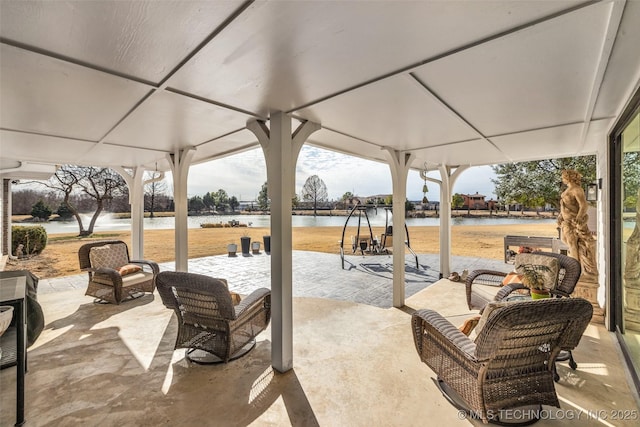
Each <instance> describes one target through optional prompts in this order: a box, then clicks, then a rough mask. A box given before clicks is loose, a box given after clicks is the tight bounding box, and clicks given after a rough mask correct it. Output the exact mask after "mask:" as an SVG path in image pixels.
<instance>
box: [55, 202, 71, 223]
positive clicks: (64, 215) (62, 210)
mask: <svg viewBox="0 0 640 427" xmlns="http://www.w3.org/2000/svg"><path fill="white" fill-rule="evenodd" d="M56 213H57V214H58V216H59V217H60V219H61V220H64V221H68V220H70V219H72V218H73V212H71V209H69V207H68V206H67V205H65V204H64V203H61V204H60V206H59V207H58V210H57V211H56Z"/></svg>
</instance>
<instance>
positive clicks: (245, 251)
mask: <svg viewBox="0 0 640 427" xmlns="http://www.w3.org/2000/svg"><path fill="white" fill-rule="evenodd" d="M240 246H242V255H249V248H250V246H251V237H241V238H240Z"/></svg>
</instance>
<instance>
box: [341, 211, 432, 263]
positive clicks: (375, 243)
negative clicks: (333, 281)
mask: <svg viewBox="0 0 640 427" xmlns="http://www.w3.org/2000/svg"><path fill="white" fill-rule="evenodd" d="M384 210H385V224H384V233H382V237H381V238H378V236H374V235H373V230H372V229H371V221H370V220H369V215H368V214H367V206H363V205H361V204H360V203H359V202H358V203H357V204H356V205H355V206H354V207H353V208H352V209H351V211H350V212H349V215H348V216H347V220H346V221H345V223H344V227H343V228H342V238H341V239H340V260H341V262H342V269H343V270H344V256H345V250H344V249H345V248H344V245H345V239H344V235H345V233H346V231H347V226H348V225H349V220H350V219H351V218H352V217H354V216H357V217H358V227H357V231H356V235H355V236H351V253H352V254H355V253H356V252H357V251H360V253H361V254H362V256H365V255H381V254H389V247H390V246H392V244H393V239H392V237H393V225H391V223H390V220H389V218H390V216H391V213H392V211H391V208H389V207H385V208H384ZM354 214H355V215H354ZM363 217H364V219H365V220H366V221H367V228H368V229H369V234H368V235H366V234H364V235H361V233H360V229H361V226H362V218H363ZM404 230H405V235H406V236H407V239H406V240H405V242H404V243H405V245H406V246H407V249H409V252H411V254H412V255H413V257H414V258H415V260H416V268H420V266H419V264H418V255H417V254H416V253H415V252H414V251H413V249H411V242H410V240H409V229H408V228H407V223H406V222H405V224H404Z"/></svg>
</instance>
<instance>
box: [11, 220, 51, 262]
mask: <svg viewBox="0 0 640 427" xmlns="http://www.w3.org/2000/svg"><path fill="white" fill-rule="evenodd" d="M18 245H24V247H23V248H22V253H23V254H24V255H37V254H39V253H40V252H42V251H43V250H44V248H45V247H46V246H47V230H45V229H44V227H43V226H41V225H36V226H30V227H24V226H20V225H14V226H12V227H11V253H13V254H15V255H17V254H16V249H18Z"/></svg>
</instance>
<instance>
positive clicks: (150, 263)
mask: <svg viewBox="0 0 640 427" xmlns="http://www.w3.org/2000/svg"><path fill="white" fill-rule="evenodd" d="M129 263H130V264H142V265H146V266H148V267H149V268H151V271H152V272H153V274H158V273H159V272H160V267H159V266H158V263H157V262H154V261H148V260H146V259H132V260H129Z"/></svg>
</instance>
